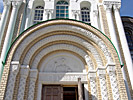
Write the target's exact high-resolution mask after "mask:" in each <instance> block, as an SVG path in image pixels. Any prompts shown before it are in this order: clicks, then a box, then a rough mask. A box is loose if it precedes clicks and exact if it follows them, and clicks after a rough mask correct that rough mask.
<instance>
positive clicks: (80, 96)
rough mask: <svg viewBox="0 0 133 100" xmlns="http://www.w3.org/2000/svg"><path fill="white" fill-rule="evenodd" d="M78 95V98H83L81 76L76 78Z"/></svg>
mask: <svg viewBox="0 0 133 100" xmlns="http://www.w3.org/2000/svg"><path fill="white" fill-rule="evenodd" d="M78 97H79V100H83V90H82V83H81V78H78Z"/></svg>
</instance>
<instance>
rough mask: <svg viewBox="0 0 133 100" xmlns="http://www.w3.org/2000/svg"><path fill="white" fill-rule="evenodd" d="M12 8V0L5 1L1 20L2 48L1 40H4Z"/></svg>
mask: <svg viewBox="0 0 133 100" xmlns="http://www.w3.org/2000/svg"><path fill="white" fill-rule="evenodd" d="M10 8H11V2H10V1H4V10H3V13H2V16H1V20H0V48H1V42H2V37H3V34H4V30H5V26H6V23H7V18H8V16H9V10H10Z"/></svg>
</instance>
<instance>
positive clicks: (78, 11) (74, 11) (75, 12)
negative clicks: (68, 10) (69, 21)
mask: <svg viewBox="0 0 133 100" xmlns="http://www.w3.org/2000/svg"><path fill="white" fill-rule="evenodd" d="M72 12H73V14H74V15H76V14H77V15H79V14H80V10H72Z"/></svg>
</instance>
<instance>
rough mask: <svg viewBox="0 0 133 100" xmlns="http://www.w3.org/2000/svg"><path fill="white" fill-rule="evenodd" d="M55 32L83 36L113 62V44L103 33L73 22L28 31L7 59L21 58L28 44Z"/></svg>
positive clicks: (41, 26) (51, 23)
mask: <svg viewBox="0 0 133 100" xmlns="http://www.w3.org/2000/svg"><path fill="white" fill-rule="evenodd" d="M53 31H72V32H75V33H77V34H79V35H83V36H85V37H86V38H88V40H90V41H91V42H93V43H95V44H96V45H97V46H98V47H99V48H100V49H101V51H103V54H105V56H106V57H107V58H108V59H107V60H108V61H107V62H112V61H113V60H112V55H111V49H109V48H110V46H111V45H112V44H111V42H110V41H109V40H108V39H107V38H106V37H105V36H104V35H103V34H101V32H99V31H98V30H96V29H95V28H93V27H91V26H89V25H87V24H84V23H81V22H76V21H71V20H53V21H48V22H44V23H40V24H38V25H35V26H33V27H31V28H29V29H27V30H26V31H24V32H23V33H22V34H21V35H20V36H19V37H18V38H17V39H16V40H15V42H14V43H13V44H12V47H11V48H10V51H9V52H8V54H9V55H10V57H9V58H7V59H9V60H11V59H12V60H13V58H12V57H13V56H14V57H15V55H16V54H17V55H18V56H20V55H21V54H22V52H23V51H24V49H25V48H27V47H28V46H29V45H28V44H29V43H30V42H32V41H34V40H36V39H37V38H38V37H40V36H42V35H44V34H47V33H49V32H53ZM87 44H88V43H86V45H85V47H86V46H87ZM19 47H23V48H19ZM112 48H113V46H112ZM7 57H8V55H7ZM113 58H114V57H113ZM18 59H19V57H18ZM9 62H10V61H9Z"/></svg>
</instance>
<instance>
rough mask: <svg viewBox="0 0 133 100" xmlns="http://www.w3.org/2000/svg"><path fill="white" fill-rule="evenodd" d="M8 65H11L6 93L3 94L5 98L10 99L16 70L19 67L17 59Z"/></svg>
mask: <svg viewBox="0 0 133 100" xmlns="http://www.w3.org/2000/svg"><path fill="white" fill-rule="evenodd" d="M10 66H11V67H10V68H11V70H10V75H9V80H8V84H7V91H6V95H5V100H12V98H13V93H14V85H15V81H16V75H17V74H18V71H19V68H20V67H19V62H18V61H12V62H11V64H10Z"/></svg>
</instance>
